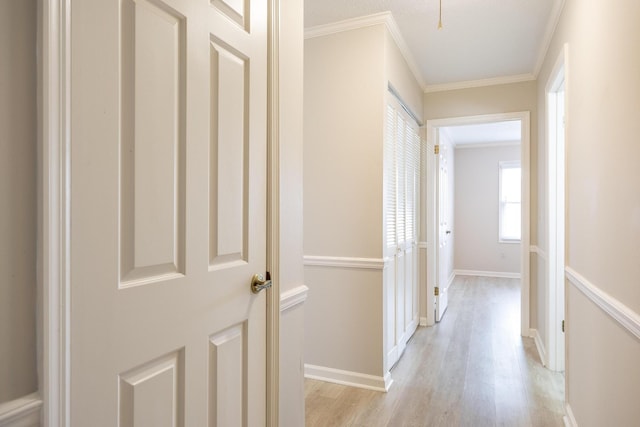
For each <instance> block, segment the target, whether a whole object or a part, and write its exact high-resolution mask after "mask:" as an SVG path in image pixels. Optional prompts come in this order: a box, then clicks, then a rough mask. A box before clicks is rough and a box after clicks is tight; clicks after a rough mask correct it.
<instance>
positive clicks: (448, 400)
mask: <svg viewBox="0 0 640 427" xmlns="http://www.w3.org/2000/svg"><path fill="white" fill-rule="evenodd" d="M391 376H392V378H393V379H394V383H393V385H392V386H391V389H390V390H389V392H388V393H380V392H375V391H370V390H363V389H358V388H352V387H346V386H341V385H336V384H331V383H326V382H322V381H314V380H305V400H306V405H305V406H306V425H307V426H308V427H311V426H323V427H324V426H363V427H364V426H366V427H373V426H474V427H476V426H477V427H480V426H509V427H511V426H535V427H537V426H544V427H547V426H559V427H561V426H563V422H562V416H563V403H562V402H563V399H564V379H563V376H562V375H561V374H557V373H554V372H551V371H549V370H547V369H546V368H544V367H543V366H542V365H541V364H540V360H539V357H538V354H537V351H536V348H535V344H534V342H533V340H532V339H530V338H521V337H520V291H519V286H518V282H517V281H516V280H514V279H493V278H481V277H458V278H456V280H455V282H454V283H453V285H452V286H451V288H450V297H449V308H448V310H447V312H446V313H445V315H444V318H443V320H442V322H441V323H439V324H437V325H436V326H434V327H431V328H424V327H420V328H418V330H417V331H416V333H415V335H414V337H413V339H412V340H411V341H410V343H409V345H408V346H407V349H406V350H405V353H404V355H403V356H402V359H401V360H400V361H399V362H398V364H397V365H396V367H395V368H394V369H393V370H392V372H391Z"/></svg>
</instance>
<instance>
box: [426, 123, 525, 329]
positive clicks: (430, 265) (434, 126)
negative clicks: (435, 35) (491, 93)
mask: <svg viewBox="0 0 640 427" xmlns="http://www.w3.org/2000/svg"><path fill="white" fill-rule="evenodd" d="M508 120H520V122H521V124H522V125H521V129H522V132H521V144H520V160H521V162H522V241H521V244H520V251H521V255H520V258H521V261H520V280H521V284H522V286H521V310H520V311H521V317H522V318H521V334H522V335H523V336H529V334H530V331H529V309H530V308H529V288H530V284H529V280H530V279H529V277H530V276H529V244H530V240H531V239H530V232H531V230H530V215H531V212H530V206H531V200H530V198H531V191H530V181H531V170H530V169H531V165H530V157H531V156H530V139H531V135H530V129H531V123H530V120H531V119H530V113H529V111H521V112H514V113H500V114H487V115H479V116H466V117H453V118H447V119H436V120H427V124H426V127H427V150H433V145H434V141H435V140H436V131H437V130H438V129H439V128H441V127H446V126H454V125H471V124H481V123H490V122H500V121H508ZM432 153H433V151H427V173H426V174H425V176H424V177H423V180H422V185H424V186H425V188H426V189H427V196H426V206H425V212H426V215H427V230H426V231H427V236H426V237H427V246H428V248H427V254H435V253H436V252H435V251H436V247H435V244H436V223H435V211H434V209H435V203H434V201H435V191H436V188H435V172H436V171H435V169H434V163H435V162H434V161H433V155H432ZM426 262H427V281H426V288H423V290H425V292H426V294H427V297H426V303H427V306H426V307H427V313H426V315H427V316H426V317H427V325H433V324H434V323H435V316H434V310H433V307H434V295H433V291H434V286H435V285H434V284H435V281H436V277H435V262H436V261H435V259H434V257H432V256H427V261H426Z"/></svg>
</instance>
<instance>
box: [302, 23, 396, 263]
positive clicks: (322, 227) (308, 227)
mask: <svg viewBox="0 0 640 427" xmlns="http://www.w3.org/2000/svg"><path fill="white" fill-rule="evenodd" d="M383 42H384V26H383V25H376V26H371V27H367V28H363V29H359V30H353V31H348V32H342V33H337V34H332V35H328V36H324V37H317V38H311V39H307V40H306V41H305V85H304V93H305V97H304V117H305V120H304V163H305V167H304V194H305V199H304V253H305V255H331V256H346V257H363V258H381V256H382V191H381V188H382V132H383V128H382V126H383V117H384V116H383V114H384V110H383V107H384V99H383V96H384V92H383V91H382V88H383V87H384V75H383V72H384V62H383V61H384V58H383V49H381V46H383Z"/></svg>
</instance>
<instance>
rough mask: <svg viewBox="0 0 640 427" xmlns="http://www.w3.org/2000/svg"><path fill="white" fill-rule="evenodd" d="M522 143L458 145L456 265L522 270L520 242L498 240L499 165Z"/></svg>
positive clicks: (511, 158)
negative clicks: (481, 145)
mask: <svg viewBox="0 0 640 427" xmlns="http://www.w3.org/2000/svg"><path fill="white" fill-rule="evenodd" d="M514 160H516V161H517V160H520V146H519V145H518V146H505V147H486V148H462V149H460V148H459V149H456V160H455V162H456V168H455V176H456V178H455V181H456V187H455V205H456V211H455V212H456V219H455V224H456V226H455V232H454V234H455V269H456V270H476V271H495V272H501V273H519V272H520V244H519V243H500V242H499V241H498V210H499V206H498V203H499V197H498V193H499V191H498V190H499V188H498V175H499V171H498V166H499V164H500V162H502V161H514Z"/></svg>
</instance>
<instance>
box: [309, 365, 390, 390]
mask: <svg viewBox="0 0 640 427" xmlns="http://www.w3.org/2000/svg"><path fill="white" fill-rule="evenodd" d="M304 377H305V378H310V379H313V380H320V381H326V382H330V383H335V384H341V385H346V386H351V387H358V388H364V389H367V390H375V391H383V392H387V391H389V387H391V384H393V380H392V379H391V373H390V372H387V373H386V374H385V376H384V377H377V376H375V375H367V374H361V373H359V372H351V371H343V370H341V369H333V368H327V367H324V366H316V365H309V364H306V363H305V365H304Z"/></svg>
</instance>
